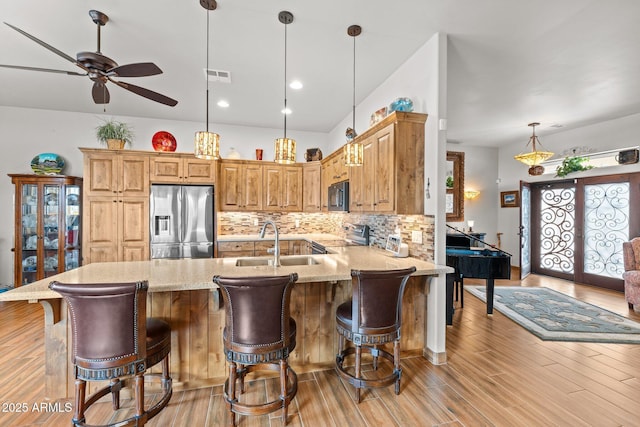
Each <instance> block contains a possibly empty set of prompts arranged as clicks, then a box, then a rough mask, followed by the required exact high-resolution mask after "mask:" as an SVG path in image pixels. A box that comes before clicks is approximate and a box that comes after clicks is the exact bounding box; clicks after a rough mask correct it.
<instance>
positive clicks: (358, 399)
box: [355, 345, 362, 403]
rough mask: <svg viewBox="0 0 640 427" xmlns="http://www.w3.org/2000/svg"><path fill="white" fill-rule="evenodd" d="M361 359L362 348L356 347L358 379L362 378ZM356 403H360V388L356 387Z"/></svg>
mask: <svg viewBox="0 0 640 427" xmlns="http://www.w3.org/2000/svg"><path fill="white" fill-rule="evenodd" d="M361 357H362V347H361V346H359V345H358V346H356V368H355V369H356V379H359V378H360V370H361V366H360V364H361ZM356 401H357V402H358V403H360V387H359V386H357V387H356Z"/></svg>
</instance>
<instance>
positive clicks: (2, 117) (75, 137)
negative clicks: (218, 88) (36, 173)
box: [0, 106, 329, 286]
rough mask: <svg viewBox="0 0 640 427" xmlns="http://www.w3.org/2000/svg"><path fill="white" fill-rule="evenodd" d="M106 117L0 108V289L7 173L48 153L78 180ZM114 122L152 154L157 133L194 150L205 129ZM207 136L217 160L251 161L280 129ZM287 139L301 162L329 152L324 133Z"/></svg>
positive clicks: (269, 155)
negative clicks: (128, 127)
mask: <svg viewBox="0 0 640 427" xmlns="http://www.w3.org/2000/svg"><path fill="white" fill-rule="evenodd" d="M105 117H106V118H110V117H111V116H110V115H106V116H100V115H96V114H85V113H72V112H64V111H50V110H35V109H25V108H13V107H1V106H0V130H2V138H3V139H2V142H1V143H0V144H1V145H0V146H1V147H2V148H3V150H2V156H0V173H1V174H2V175H4V178H1V179H0V200H1V201H2V203H0V217H1V218H3V219H4V221H3V223H4V224H5V226H4V227H2V228H1V229H0V286H6V285H10V284H13V252H11V248H13V240H14V236H13V233H14V228H13V223H14V207H13V194H14V186H13V185H12V184H11V179H10V178H9V177H8V176H6V174H8V173H32V170H31V167H30V164H31V159H33V158H34V157H35V156H36V155H38V154H40V153H45V152H51V153H56V154H59V155H61V156H62V157H63V158H64V159H65V162H66V166H65V169H64V171H63V173H64V174H65V175H75V176H82V153H81V152H80V150H78V147H95V148H99V147H101V146H100V145H99V143H98V142H97V141H96V138H95V127H96V126H98V125H99V124H100V123H101V118H105ZM114 118H115V119H116V120H121V121H125V122H127V123H131V124H132V125H133V128H134V132H135V135H136V137H135V139H134V142H133V145H132V147H131V148H132V149H135V150H149V151H152V150H153V148H152V146H151V138H152V136H153V134H154V133H155V132H157V131H159V130H165V131H168V132H171V133H172V134H173V135H174V136H175V137H176V139H177V141H178V148H177V150H176V151H178V152H191V151H192V150H193V135H194V132H196V131H198V130H203V129H204V123H199V122H184V121H171V120H169V121H168V120H155V119H145V118H138V117H117V116H116V117H114ZM209 130H210V131H215V132H217V133H219V134H220V137H221V150H220V152H221V155H222V156H223V157H225V156H226V154H227V153H228V151H229V148H230V147H235V149H236V150H237V151H238V152H239V153H240V155H241V156H242V158H245V159H255V149H256V148H263V149H264V157H263V158H264V159H265V160H271V159H273V154H274V150H273V141H274V139H275V138H278V137H281V136H282V135H281V133H282V130H281V129H269V128H255V127H246V126H231V125H223V124H210V125H209ZM287 133H288V134H289V135H290V137H291V138H295V139H296V140H297V142H298V148H297V159H298V161H299V162H304V152H305V151H306V149H307V148H314V147H318V148H320V149H321V150H322V151H323V152H329V148H328V145H327V141H328V139H327V134H326V133H319V132H300V131H295V130H288V132H287Z"/></svg>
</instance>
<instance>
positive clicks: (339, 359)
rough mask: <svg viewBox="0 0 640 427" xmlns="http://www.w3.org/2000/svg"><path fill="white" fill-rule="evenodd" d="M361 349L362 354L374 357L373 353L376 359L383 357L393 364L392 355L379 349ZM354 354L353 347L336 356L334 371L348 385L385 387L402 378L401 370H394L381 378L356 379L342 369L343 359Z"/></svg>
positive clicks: (364, 347) (363, 347)
mask: <svg viewBox="0 0 640 427" xmlns="http://www.w3.org/2000/svg"><path fill="white" fill-rule="evenodd" d="M361 349H362V352H363V353H369V354H371V355H373V356H376V354H375V353H377V357H383V358H385V359H387V360H388V361H389V362H391V363H392V364H393V363H394V360H393V355H392V354H391V353H389V352H388V351H385V350H383V349H381V348H373V347H367V346H362V347H361ZM355 352H356V349H355V348H354V347H349V348H346V349H344V350H343V351H342V353H339V354H338V355H337V356H336V370H337V371H338V374H339V375H340V377H342V378H343V379H344V380H346V381H347V382H348V383H349V384H351V385H353V386H354V387H356V388H370V387H386V386H389V385H391V384H393V383H395V382H397V381H398V380H400V377H401V376H402V369H398V370H396V369H394V370H393V373H391V374H390V375H387V376H385V377H382V378H371V379H365V378H356V377H355V376H354V375H352V374H351V373H349V372H348V371H347V370H346V369H345V367H344V359H345V358H346V357H347V356H350V355H352V354H355Z"/></svg>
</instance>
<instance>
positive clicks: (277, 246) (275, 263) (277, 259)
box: [260, 220, 280, 267]
mask: <svg viewBox="0 0 640 427" xmlns="http://www.w3.org/2000/svg"><path fill="white" fill-rule="evenodd" d="M269 224H271V226H272V227H273V231H275V233H276V242H275V245H274V246H273V248H271V249H267V252H268V253H273V266H274V267H280V237H279V236H278V226H277V225H276V223H275V222H273V221H271V220H267V221H265V222H264V225H263V226H262V230H260V238H261V239H264V232H265V230H266V229H267V225H269Z"/></svg>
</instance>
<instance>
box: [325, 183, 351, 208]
mask: <svg viewBox="0 0 640 427" xmlns="http://www.w3.org/2000/svg"><path fill="white" fill-rule="evenodd" d="M328 200H329V210H330V211H343V212H347V211H349V181H341V182H337V183H335V184H331V185H330V186H329V199H328Z"/></svg>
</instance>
